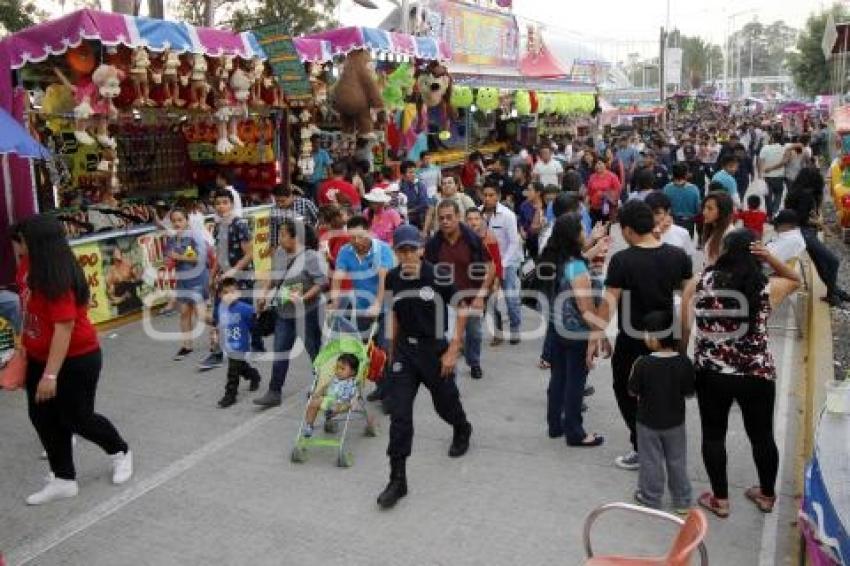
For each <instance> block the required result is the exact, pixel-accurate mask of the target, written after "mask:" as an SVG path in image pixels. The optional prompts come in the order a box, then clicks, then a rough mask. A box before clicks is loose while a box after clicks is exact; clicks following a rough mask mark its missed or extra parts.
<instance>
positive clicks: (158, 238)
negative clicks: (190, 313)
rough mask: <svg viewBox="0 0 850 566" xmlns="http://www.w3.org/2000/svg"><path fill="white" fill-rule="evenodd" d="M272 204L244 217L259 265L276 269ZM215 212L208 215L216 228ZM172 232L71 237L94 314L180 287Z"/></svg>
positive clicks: (105, 316) (134, 307)
mask: <svg viewBox="0 0 850 566" xmlns="http://www.w3.org/2000/svg"><path fill="white" fill-rule="evenodd" d="M270 210H271V206H270V205H264V206H258V207H252V208H247V209H245V210H244V212H243V217H244V218H245V219H246V220H248V223H249V224H250V226H251V234H252V235H253V238H254V242H253V243H254V258H255V259H254V269H255V271H257V272H267V271H270V270H271V253H272V252H271V248H270V217H269V216H270ZM213 224H214V221H213V217H212V216H209V217H207V218H206V220H205V226H206V228H207V230H209V231H210V232H211V231H212V228H213ZM168 236H169V234H168V232H167V231H165V230H161V229H159V228H158V227H156V226H154V225H144V226H135V227H131V228H127V229H122V230H111V231H109V232H103V233H99V234H93V235H90V236H84V237H80V238H75V239H72V240H70V244H71V249H72V250H73V252H74V255H75V256H76V257H77V261H79V263H80V266H81V267H82V268H83V272H84V273H85V277H86V281H87V282H88V285H89V289H90V290H91V303H90V305H89V316H90V317H91V320H92V322H94V323H95V324H103V323H107V322H111V321H114V320H116V319H119V318H123V317H126V316H130V315H135V314H138V313H140V312H141V311H142V309H143V308H144V307H145V306H149V307H150V306H160V305H162V304H165V303H166V302H167V301H168V298H169V295H170V291H171V290H172V289H174V284H175V275H174V265H173V264H172V263H171V262H170V261H169V260H168V259H167V257H166V256H167V249H166V246H167V238H168Z"/></svg>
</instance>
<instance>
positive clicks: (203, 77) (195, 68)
mask: <svg viewBox="0 0 850 566" xmlns="http://www.w3.org/2000/svg"><path fill="white" fill-rule="evenodd" d="M207 70H208V67H207V58H206V57H204V55H203V54H201V53H195V54H194V55H192V73H191V74H190V75H189V85H190V87H191V93H192V103H191V104H190V105H189V108H192V109H194V110H204V111H208V110H210V106H209V104H207V96H208V95H209V93H210V85H209V83H208V82H207Z"/></svg>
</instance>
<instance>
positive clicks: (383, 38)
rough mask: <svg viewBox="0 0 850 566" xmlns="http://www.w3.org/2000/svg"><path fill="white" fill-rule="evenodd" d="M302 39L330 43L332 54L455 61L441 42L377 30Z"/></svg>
mask: <svg viewBox="0 0 850 566" xmlns="http://www.w3.org/2000/svg"><path fill="white" fill-rule="evenodd" d="M303 39H318V40H322V41H325V42H327V43H328V46H329V48H330V52H331V55H345V54H347V53H349V52H350V51H353V50H355V49H369V50H371V51H376V52H378V53H386V54H390V55H407V56H408V57H417V58H419V59H429V60H439V61H450V60H451V58H452V50H451V48H450V47H449V45H448V44H447V43H446V42H445V41H443V40H442V39H436V38H433V37H418V36H413V35H408V34H406V33H396V32H392V31H386V30H382V29H377V28H367V27H347V28H339V29H334V30H330V31H323V32H320V33H313V34H310V35H306V36H303ZM296 47H297V43H296ZM302 59H303V55H302Z"/></svg>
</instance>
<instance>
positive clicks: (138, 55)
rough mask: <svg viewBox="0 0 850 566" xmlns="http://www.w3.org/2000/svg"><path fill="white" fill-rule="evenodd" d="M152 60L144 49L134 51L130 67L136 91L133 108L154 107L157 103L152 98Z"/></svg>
mask: <svg viewBox="0 0 850 566" xmlns="http://www.w3.org/2000/svg"><path fill="white" fill-rule="evenodd" d="M150 66H151V60H150V57H148V51H147V49H145V48H144V47H137V48H135V49H134V50H133V58H132V63H131V66H130V80H131V81H132V82H133V86H134V87H135V89H136V100H134V101H133V106H154V105H155V104H156V103H155V102H154V101H153V100H152V99H151V97H150V84H149V82H148V77H149V74H150Z"/></svg>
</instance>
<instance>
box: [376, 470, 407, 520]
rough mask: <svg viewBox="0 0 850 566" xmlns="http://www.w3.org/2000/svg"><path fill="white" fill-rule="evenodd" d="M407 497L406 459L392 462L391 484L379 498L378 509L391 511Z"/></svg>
mask: <svg viewBox="0 0 850 566" xmlns="http://www.w3.org/2000/svg"><path fill="white" fill-rule="evenodd" d="M405 495H407V474H406V473H405V460H404V458H400V459H393V460H390V483H389V484H387V487H386V488H385V489H384V491H382V492H381V495H379V496H378V507H380V508H381V509H390V508H391V507H393V506H395V504H396V503H398V500H399V499H401V498H402V497H404V496H405Z"/></svg>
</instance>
